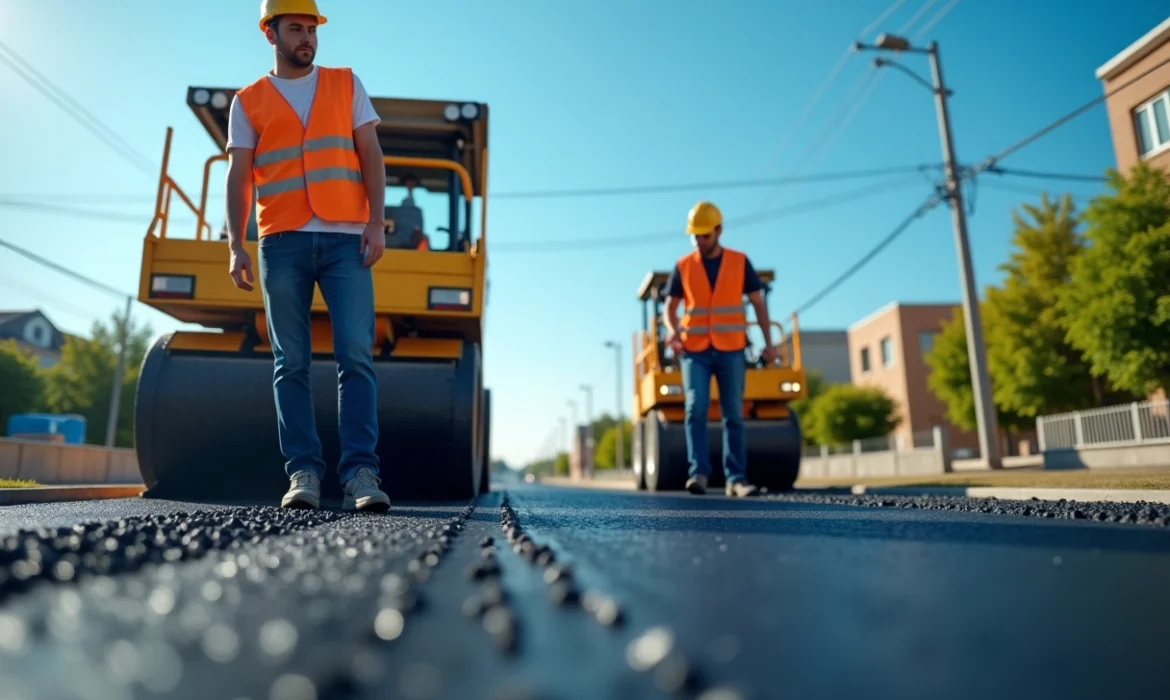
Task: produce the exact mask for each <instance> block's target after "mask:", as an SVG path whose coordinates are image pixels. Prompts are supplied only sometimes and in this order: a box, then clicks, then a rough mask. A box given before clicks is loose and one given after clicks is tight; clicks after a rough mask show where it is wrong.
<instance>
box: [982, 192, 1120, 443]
mask: <svg viewBox="0 0 1170 700" xmlns="http://www.w3.org/2000/svg"><path fill="white" fill-rule="evenodd" d="M1021 208H1022V209H1023V211H1024V212H1025V213H1026V214H1027V215H1028V216H1029V217H1030V218H1029V219H1025V217H1024V216H1023V215H1022V214H1021V213H1020V212H1013V213H1012V219H1013V222H1014V224H1015V234H1014V236H1013V238H1012V245H1013V247H1014V250H1013V252H1012V253H1011V256H1010V258H1009V259H1008V261H1007V262H1006V263H1004V264H1003V265H1001V266H1000V270H1002V271H1003V272H1004V273H1006V275H1005V278H1004V281H1003V283H1002V286H1000V287H992V288H989V289H988V291H987V300H986V302H985V303H984V304H983V311H982V312H981V315H982V317H983V320H984V324H985V329H984V331H985V332H984V336H985V342H986V346H987V364H988V374H989V375H990V377H991V383H992V395H993V398H994V401H995V404H996V407H997V410H999V411H1000V412H1001V415H1002V420H1006V421H1007V422H1008V427H1022V426H1023V425H1024V424H1025V423H1030V421H1031V420H1033V419H1035V418H1036V417H1037V416H1040V415H1045V414H1050V413H1059V412H1063V411H1074V410H1078V409H1082V408H1090V407H1092V406H1095V405H1099V402H1100V400H1101V399H1102V393H1103V392H1102V389H1101V386H1100V384H1101V382H1100V381H1099V380H1097V379H1096V378H1095V377H1094V376H1093V374H1092V372H1091V371H1090V367H1089V364H1088V363H1087V362H1085V360H1084V359H1083V357H1082V354H1081V352H1080V351H1079V350H1077V349H1076V348H1075V347H1073V346H1072V344H1070V343H1069V342H1068V340H1067V339H1066V337H1065V336H1066V331H1065V324H1066V319H1065V318H1064V313H1063V311H1062V310H1061V309H1060V308H1058V305H1057V301H1058V299H1059V297H1060V295H1061V294H1062V293H1064V292H1065V291H1066V290H1067V288H1068V286H1069V276H1070V272H1069V270H1070V267H1071V265H1072V263H1073V260H1075V259H1076V257H1077V256H1078V255H1079V254H1080V253H1081V252H1082V250H1083V248H1084V243H1083V240H1082V238H1081V236H1080V234H1079V233H1078V232H1077V227H1078V225H1079V221H1078V217H1077V213H1076V210H1075V207H1074V205H1073V203H1072V198H1071V197H1070V196H1068V195H1065V196H1064V197H1062V198H1061V199H1060V200H1057V201H1053V200H1050V199H1049V198H1048V195H1047V194H1045V195H1044V196H1043V197H1042V199H1041V201H1040V204H1039V205H1038V206H1037V205H1032V204H1023V205H1022V206H1021ZM963 342H964V343H965V342H966V339H965V334H964V337H963ZM965 357H966V355H965V354H964V358H965ZM968 393H970V390H969V389H968ZM971 420H972V421H974V411H973V409H972V411H971Z"/></svg>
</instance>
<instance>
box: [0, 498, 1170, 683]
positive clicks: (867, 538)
mask: <svg viewBox="0 0 1170 700" xmlns="http://www.w3.org/2000/svg"><path fill="white" fill-rule="evenodd" d="M996 511H999V512H996ZM1078 513H1079V515H1078ZM1167 515H1170V513H1168V512H1167V511H1166V509H1165V508H1164V507H1161V506H1148V505H1145V504H1142V505H1138V506H1124V507H1119V506H1113V505H1101V504H1096V505H1094V504H1035V503H1030V504H1029V503H1024V504H1006V503H995V502H989V501H973V500H966V499H945V498H934V499H855V498H850V497H832V496H820V495H793V496H776V497H768V498H760V499H728V498H725V497H723V496H722V495H709V496H704V497H695V496H690V495H686V494H680V495H664V494H645V493H640V494H639V493H622V492H612V491H590V490H569V489H554V488H547V487H542V486H539V485H534V486H527V485H524V486H513V485H510V484H509V485H508V486H507V487H506V488H501V489H500V490H497V491H495V492H493V493H492V494H489V495H487V496H484V497H482V498H480V499H477V501H475V502H474V503H456V504H451V503H447V504H422V505H420V504H402V505H396V506H395V507H394V508H393V510H392V511H391V512H390V513H388V514H384V515H353V514H345V513H341V512H339V511H331V510H322V511H316V512H305V511H291V512H290V511H280V510H278V509H276V508H271V507H267V508H261V507H222V506H210V505H206V504H185V503H174V502H154V501H143V500H138V499H135V500H122V501H101V502H90V503H76V504H57V505H35V506H31V505H30V506H9V507H5V508H0V700H17V699H20V700H34V699H39V698H52V699H54V700H58V699H59V700H105V699H107V698H110V699H115V698H116V699H119V700H121V699H127V700H128V699H130V698H159V697H173V698H200V699H217V700H218V699H220V698H222V699H224V700H233V699H244V698H246V699H248V700H325V699H327V698H329V699H332V698H347V699H348V698H363V699H364V698H419V699H425V698H460V699H466V698H490V699H499V700H503V699H505V698H512V699H516V700H519V699H521V698H532V699H536V698H591V699H592V698H655V697H663V698H703V699H704V700H735V699H738V698H744V699H747V698H862V697H864V698H997V699H998V698H1036V697H1045V698H1048V697H1051V698H1102V697H1107V698H1170V673H1167V669H1168V668H1170V527H1167V525H1170V520H1168V519H1167Z"/></svg>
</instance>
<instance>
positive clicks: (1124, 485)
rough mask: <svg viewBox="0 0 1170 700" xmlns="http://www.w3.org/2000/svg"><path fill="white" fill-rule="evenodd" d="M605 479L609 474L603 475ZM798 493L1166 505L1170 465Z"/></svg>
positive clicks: (887, 480) (613, 484)
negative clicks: (820, 492) (824, 492)
mask: <svg viewBox="0 0 1170 700" xmlns="http://www.w3.org/2000/svg"><path fill="white" fill-rule="evenodd" d="M607 476H608V475H607ZM540 482H541V483H543V484H545V485H548V486H557V487H569V488H587V489H606V490H617V491H633V490H634V481H633V477H632V476H631V477H629V478H612V477H610V478H606V477H601V478H598V479H595V480H589V481H574V480H572V479H570V478H569V477H551V476H550V477H544V478H542V479H541V480H540ZM796 488H797V490H798V491H804V492H810V493H811V492H817V491H834V492H838V493H852V494H855V495H863V494H867V495H890V496H927V495H934V496H956V497H967V498H997V499H1000V500H1009V501H1027V500H1031V499H1033V498H1035V499H1039V500H1043V501H1059V500H1062V499H1063V500H1066V501H1082V502H1085V501H1110V502H1115V503H1137V502H1142V501H1144V502H1146V503H1165V504H1170V467H1167V468H1162V469H1108V470H1105V469H1100V470H1098V469H1094V470H1089V469H1077V470H1071V469H1070V470H1054V469H1049V470H1045V469H1039V468H1033V467H1027V468H1014V469H1005V470H1002V471H994V472H992V471H981V472H958V473H951V474H931V475H921V476H903V477H870V478H865V477H854V478H842V479H815V480H813V479H801V480H797V482H796Z"/></svg>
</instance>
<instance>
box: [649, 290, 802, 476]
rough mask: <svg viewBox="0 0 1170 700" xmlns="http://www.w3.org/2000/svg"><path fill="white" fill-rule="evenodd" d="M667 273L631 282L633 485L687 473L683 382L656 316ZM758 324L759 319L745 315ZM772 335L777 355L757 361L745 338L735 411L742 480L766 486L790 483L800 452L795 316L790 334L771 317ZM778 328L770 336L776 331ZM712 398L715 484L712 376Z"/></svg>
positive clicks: (714, 426) (713, 418) (718, 452)
mask: <svg viewBox="0 0 1170 700" xmlns="http://www.w3.org/2000/svg"><path fill="white" fill-rule="evenodd" d="M757 274H758V275H759V277H760V281H761V282H763V284H764V285H765V299H766V298H767V289H768V285H770V284H771V282H772V281H773V279H774V273H773V272H772V271H771V270H758V271H757ZM668 280H669V275H668V273H665V272H651V273H649V274H648V275H647V276H646V278H645V279H644V280H643V282H642V285H641V286H640V287H639V289H638V298H639V300H640V301H641V302H642V304H643V330H641V331H639V332H637V333H635V334H634V337H633V344H632V347H633V378H634V395H633V415H634V445H633V453H634V454H633V461H634V474H635V479H636V481H637V485H638V488H640V489H646V488H649V489H650V490H655V491H670V490H678V489H681V488H682V487H683V485H684V483H685V481H686V478H687V467H688V456H687V451H686V432H685V431H686V426H685V418H686V401H685V397H686V389H685V387H684V385H683V377H682V371H681V367H680V365H679V358H676V357H674V356H673V355H672V353H671V351H670V350H669V348H667V347H666V342H665V339H666V329H665V324H664V323H663V320H662V315H663V310H664V308H665V307H666V297H665V285H666V283H667V281H668ZM752 325H754V326H755V327H756V328H757V329H758V328H759V323H758V321H754V322H752ZM771 327H772V329H773V341H774V342H775V343H776V345H777V348H778V350H779V355H780V356H779V358H778V359H777V361H776V362H774V363H771V364H766V363H763V362H761V361H760V360H759V358H758V353H753V349H752V347H751V337H750V334H749V346H748V348H746V349H745V354H747V355H748V357H747V358H746V359H747V369H746V371H745V376H744V393H743V402H742V416H743V421H744V430H745V437H746V442H747V453H748V459H747V462H748V463H747V470H748V479H749V481H751V482H752V483H755V484H757V485H759V486H765V487H767V488H769V489H770V490H784V489H788V488H791V487H792V484H793V482H795V480H796V477H797V475H798V472H799V465H800V457H801V453H802V446H801V443H802V440H801V434H800V425H799V422H798V419H797V416H796V414H795V413H794V412H793V411H792V409H791V407H790V403H791V402H792V401H795V400H797V399H801V398H804V397H805V396H807V395H808V388H807V386H806V381H805V371H804V369H803V368H802V367H801V358H800V331H799V329H798V328H797V325H796V318H795V316H794V317H793V319H792V331H791V334H789V333H786V332H785V330H784V327H783V326H782V325H781V324H780V323H777V322H772V324H771ZM777 333H778V334H779V336H777V335H776V334H777ZM710 396H711V401H710V404H709V406H708V409H707V416H706V418H707V421H706V422H707V438H708V439H707V442H708V447H709V453H708V456H709V458H710V459H711V466H712V471H711V479H710V483H711V484H712V485H719V484H721V483H722V479H723V473H722V460H723V454H722V430H723V425H722V419H723V415H722V411H721V410H720V408H719V385H718V382H717V381H716V380H715V379H714V378H712V379H711V387H710Z"/></svg>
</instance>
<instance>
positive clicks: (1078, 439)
mask: <svg viewBox="0 0 1170 700" xmlns="http://www.w3.org/2000/svg"><path fill="white" fill-rule="evenodd" d="M1036 433H1037V435H1038V436H1039V439H1040V450H1041V451H1042V452H1046V451H1048V450H1060V449H1081V448H1084V447H1112V446H1118V445H1133V444H1136V443H1157V442H1170V401H1138V402H1135V403H1131V404H1125V405H1123V406H1107V407H1105V408H1092V409H1088V410H1084V411H1073V412H1071V413H1059V414H1056V415H1051V416H1040V417H1039V418H1037V419H1036Z"/></svg>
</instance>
